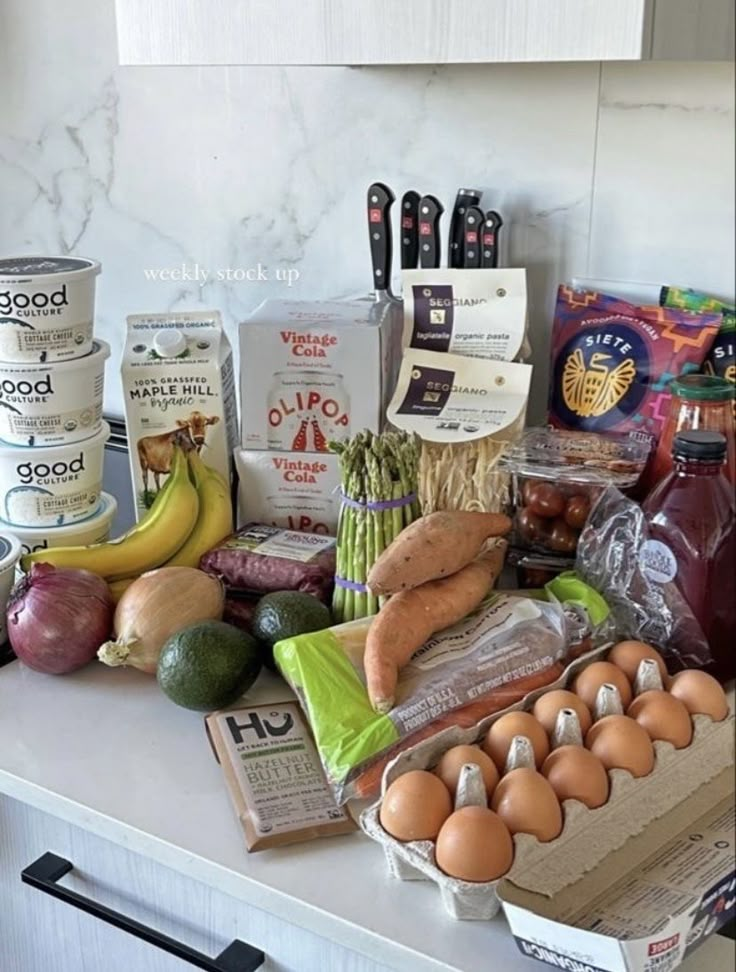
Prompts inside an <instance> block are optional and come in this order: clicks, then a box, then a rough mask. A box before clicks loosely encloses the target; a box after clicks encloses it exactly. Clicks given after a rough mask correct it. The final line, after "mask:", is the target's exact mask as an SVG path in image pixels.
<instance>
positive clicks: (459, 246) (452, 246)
mask: <svg viewBox="0 0 736 972" xmlns="http://www.w3.org/2000/svg"><path fill="white" fill-rule="evenodd" d="M482 195H483V193H482V191H481V190H480V189H458V191H457V196H455V205H454V206H453V208H452V216H451V218H450V237H449V242H448V251H447V259H448V266H450V267H461V266H462V265H463V219H464V218H465V211H466V210H467V208H468V206H477V205H478V203H479V202H480V197H481V196H482Z"/></svg>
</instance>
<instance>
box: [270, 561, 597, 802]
mask: <svg viewBox="0 0 736 972" xmlns="http://www.w3.org/2000/svg"><path fill="white" fill-rule="evenodd" d="M558 583H560V585H561V586H559V587H558V588H557V590H558V593H560V595H561V597H562V598H563V599H564V600H563V601H560V600H557V599H556V598H555V597H554V596H553V597H551V598H550V599H549V600H544V599H543V596H541V597H540V596H536V597H531V596H529V597H524V596H518V595H514V594H495V595H493V596H492V597H491V598H490V599H489V600H487V601H485V602H484V604H483V605H481V607H480V608H478V610H477V611H475V612H473V613H472V614H471V615H469V616H468V617H467V618H465V619H464V620H463V621H461V622H460V623H458V624H456V625H453V626H452V627H451V628H447V629H446V630H445V631H443V632H440V633H439V634H438V635H435V637H433V638H431V639H430V640H429V641H428V642H427V643H426V644H425V645H423V646H422V647H421V648H420V649H419V651H417V652H415V654H414V656H413V658H412V659H411V661H410V662H409V664H408V665H406V666H405V667H404V668H403V669H402V671H401V674H400V676H399V682H398V688H397V692H396V703H395V705H394V708H393V709H391V711H390V712H389V713H388V715H379V714H378V713H376V712H375V711H374V710H373V708H372V706H371V704H370V701H369V699H368V693H367V692H366V688H365V675H364V671H363V666H362V658H363V651H364V648H365V639H366V634H367V631H368V627H369V625H370V619H367V618H364V619H361V620H359V621H352V622H349V623H348V624H343V625H339V626H336V627H333V628H327V629H325V630H323V631H317V632H313V633H312V634H305V635H300V636H299V637H297V638H290V639H285V640H284V641H280V642H279V643H278V644H277V645H276V646H275V648H274V658H275V660H276V664H277V666H278V668H279V670H280V672H281V674H282V675H283V676H284V678H285V679H286V680H287V682H289V684H290V685H291V687H292V688H293V689H294V691H295V692H296V695H297V697H298V699H299V701H300V702H301V705H302V707H303V709H304V711H305V713H306V714H307V718H308V719H309V721H310V724H311V728H312V732H313V733H314V737H315V741H316V744H317V749H318V750H319V753H320V758H321V759H322V763H323V765H324V767H325V771H326V773H327V778H328V780H329V781H330V783H331V785H332V787H333V789H334V791H335V795H336V797H337V799H338V802H341V803H342V802H344V801H345V800H348V799H351V798H352V797H361V798H362V797H370V796H373V795H375V794H376V793H377V792H378V789H379V786H380V781H381V773H382V771H383V768H384V766H385V765H386V763H387V762H388V760H389V759H392V758H393V757H394V756H396V755H397V754H398V753H399V752H401V751H402V750H403V749H405V748H407V747H408V746H411V745H414V744H415V743H417V742H419V741H420V740H421V739H424V738H426V737H427V736H431V735H434V734H435V733H437V732H439V731H440V730H442V729H445V728H447V727H449V726H471V725H474V724H475V723H476V722H478V721H479V720H480V719H482V718H484V717H485V716H487V715H490V714H491V713H493V712H497V711H499V710H500V709H503V708H505V707H506V706H507V705H511V704H512V703H513V702H516V701H518V700H519V699H521V698H523V697H524V696H525V695H526V694H527V693H528V692H530V691H531V690H532V689H534V688H538V687H539V686H542V685H547V684H549V683H551V682H553V681H554V680H555V679H556V678H558V677H559V675H560V674H561V673H562V671H563V668H564V662H565V660H566V659H567V658H568V656H569V655H570V654H574V653H576V652H575V648H576V646H577V645H578V644H579V643H580V642H581V641H585V642H586V643H587V644H588V645H589V637H590V635H591V633H593V632H594V631H595V632H597V631H598V626H599V625H601V624H603V623H604V622H605V619H606V617H607V615H608V609H607V607H606V605H605V602H603V601H602V600H601V598H599V597H598V595H597V594H596V592H595V591H593V590H591V589H590V588H589V587H587V586H586V585H585V584H582V583H581V582H580V581H579V580H578V579H577V578H569V577H568V578H564V579H562V581H560V582H558V581H554V582H553V583H552V584H551V585H550V587H549V588H548V589H549V590H550V591H551V592H554V590H555V585H557V584H558Z"/></svg>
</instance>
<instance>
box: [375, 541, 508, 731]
mask: <svg viewBox="0 0 736 972" xmlns="http://www.w3.org/2000/svg"><path fill="white" fill-rule="evenodd" d="M505 553H506V543H505V542H500V543H498V544H496V546H494V547H493V548H492V549H491V550H489V551H488V552H487V553H485V554H484V555H483V556H482V557H479V558H478V560H474V561H473V562H472V563H470V564H468V565H467V566H466V567H463V568H462V570H459V571H457V572H456V573H453V574H452V576H451V577H444V578H443V579H442V580H434V581H429V582H428V583H426V584H422V585H421V586H420V587H416V588H414V589H413V590H410V591H402V592H401V593H400V594H395V595H394V596H393V597H392V598H391V600H390V601H388V603H387V604H386V605H384V607H383V608H382V609H381V611H380V612H379V613H378V614H377V615H376V617H375V618H374V619H373V621H372V622H371V626H370V628H369V629H368V635H367V638H366V643H365V654H364V656H363V668H364V669H365V678H366V688H367V689H368V697H369V698H370V700H371V705H372V706H373V708H374V709H375V710H376V712H388V711H389V710H390V709H391V708H392V706H393V704H394V693H395V691H396V682H397V680H398V675H399V670H400V669H401V668H402V667H403V666H404V665H406V663H407V662H408V661H409V659H410V658H411V656H412V655H413V654H414V652H415V651H416V650H417V649H418V648H421V647H422V645H423V644H424V643H425V641H427V639H429V638H431V637H432V635H433V634H435V633H436V632H437V631H442V630H443V629H444V628H449V627H450V625H452V624H455V623H456V622H457V621H461V620H462V619H463V618H464V617H465V615H466V614H469V613H470V612H471V611H472V610H473V609H474V608H476V607H478V605H479V604H480V602H481V601H482V600H483V598H484V597H485V596H486V594H488V591H489V590H490V589H491V587H493V585H494V583H495V582H496V579H497V578H498V575H499V574H500V573H501V569H502V567H503V560H504V556H505Z"/></svg>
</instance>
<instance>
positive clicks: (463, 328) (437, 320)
mask: <svg viewBox="0 0 736 972" xmlns="http://www.w3.org/2000/svg"><path fill="white" fill-rule="evenodd" d="M401 279H402V282H403V292H404V336H403V345H404V347H408V348H417V349H419V350H423V351H439V352H449V353H451V354H463V355H465V356H466V357H469V358H493V359H495V360H498V361H519V360H522V361H523V360H526V359H527V358H528V357H529V355H530V353H531V351H530V348H529V344H528V340H527V314H528V309H527V287H526V270H524V269H520V268H511V269H509V268H505V267H504V268H503V269H482V270H448V269H443V268H437V269H433V270H429V269H428V270H404V271H403V273H402V275H401Z"/></svg>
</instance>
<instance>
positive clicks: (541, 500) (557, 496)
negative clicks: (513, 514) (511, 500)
mask: <svg viewBox="0 0 736 972" xmlns="http://www.w3.org/2000/svg"><path fill="white" fill-rule="evenodd" d="M526 504H527V506H528V507H529V509H530V510H531V511H532V513H536V514H537V516H543V517H544V518H545V519H547V520H552V519H554V517H556V516H559V515H560V514H561V513H562V511H563V510H564V509H565V497H564V496H563V495H562V493H561V492H560V491H559V489H558V488H557V487H556V486H553V485H552V483H535V484H534V485H533V486H531V487H530V488H529V489H528V490H527V500H526Z"/></svg>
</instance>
